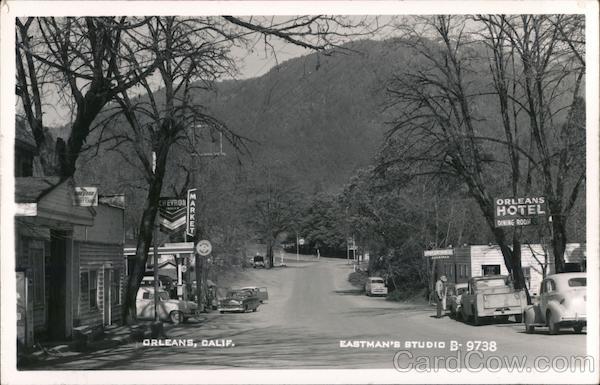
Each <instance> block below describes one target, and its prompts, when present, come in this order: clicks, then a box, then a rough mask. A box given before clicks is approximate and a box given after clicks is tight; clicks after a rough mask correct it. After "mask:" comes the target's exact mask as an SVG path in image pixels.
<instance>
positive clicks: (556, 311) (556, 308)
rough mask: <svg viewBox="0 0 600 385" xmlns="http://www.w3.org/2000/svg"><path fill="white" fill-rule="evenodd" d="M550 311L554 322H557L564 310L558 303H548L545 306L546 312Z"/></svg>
mask: <svg viewBox="0 0 600 385" xmlns="http://www.w3.org/2000/svg"><path fill="white" fill-rule="evenodd" d="M548 310H550V313H551V314H552V317H553V318H554V322H559V321H560V317H562V316H563V314H564V313H565V308H564V306H562V305H561V304H560V303H558V301H549V302H548V305H547V306H546V311H548Z"/></svg>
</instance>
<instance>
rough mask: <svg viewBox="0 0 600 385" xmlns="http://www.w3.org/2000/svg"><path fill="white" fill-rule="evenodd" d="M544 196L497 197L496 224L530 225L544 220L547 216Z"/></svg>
mask: <svg viewBox="0 0 600 385" xmlns="http://www.w3.org/2000/svg"><path fill="white" fill-rule="evenodd" d="M547 211H548V210H547V208H546V199H545V198H544V197H543V196H533V197H516V198H496V199H495V200H494V225H495V226H496V227H512V226H530V225H537V224H540V223H542V222H543V220H544V219H545V218H546V216H547Z"/></svg>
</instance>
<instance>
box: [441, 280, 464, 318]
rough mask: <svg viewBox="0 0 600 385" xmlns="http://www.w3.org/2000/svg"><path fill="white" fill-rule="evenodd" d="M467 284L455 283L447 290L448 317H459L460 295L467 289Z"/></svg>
mask: <svg viewBox="0 0 600 385" xmlns="http://www.w3.org/2000/svg"><path fill="white" fill-rule="evenodd" d="M468 286H469V285H468V284H467V283H457V284H456V285H454V286H453V287H452V288H451V289H450V290H449V293H448V303H447V305H446V306H447V308H449V310H450V317H452V318H460V317H461V314H462V313H461V307H462V295H463V294H464V293H465V292H466V291H467V288H468Z"/></svg>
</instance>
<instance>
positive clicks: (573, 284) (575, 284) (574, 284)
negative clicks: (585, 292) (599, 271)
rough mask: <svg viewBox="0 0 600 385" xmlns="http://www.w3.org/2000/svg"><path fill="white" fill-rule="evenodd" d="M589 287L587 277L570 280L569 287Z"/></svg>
mask: <svg viewBox="0 0 600 385" xmlns="http://www.w3.org/2000/svg"><path fill="white" fill-rule="evenodd" d="M586 285H587V279H586V278H585V277H580V278H571V279H569V287H580V286H583V287H585V286H586Z"/></svg>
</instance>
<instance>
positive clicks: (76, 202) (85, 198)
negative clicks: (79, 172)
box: [73, 187, 98, 207]
mask: <svg viewBox="0 0 600 385" xmlns="http://www.w3.org/2000/svg"><path fill="white" fill-rule="evenodd" d="M73 206H80V207H90V206H98V188H97V187H75V194H74V195H73Z"/></svg>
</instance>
